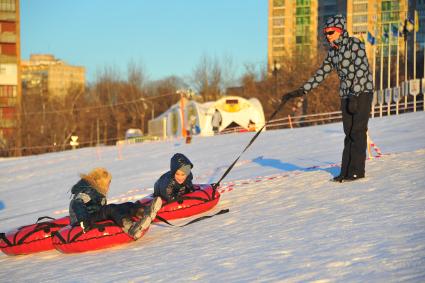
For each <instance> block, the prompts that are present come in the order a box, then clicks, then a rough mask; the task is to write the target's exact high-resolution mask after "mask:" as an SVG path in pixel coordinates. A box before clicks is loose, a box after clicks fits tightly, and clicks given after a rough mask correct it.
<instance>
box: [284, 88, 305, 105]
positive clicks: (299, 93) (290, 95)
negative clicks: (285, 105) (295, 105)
mask: <svg viewBox="0 0 425 283" xmlns="http://www.w3.org/2000/svg"><path fill="white" fill-rule="evenodd" d="M303 95H304V90H303V89H301V88H299V89H297V90H294V91H291V92H289V93H286V94H284V95H283V96H282V101H283V102H286V101H288V100H290V99H292V98H295V97H301V96H303Z"/></svg>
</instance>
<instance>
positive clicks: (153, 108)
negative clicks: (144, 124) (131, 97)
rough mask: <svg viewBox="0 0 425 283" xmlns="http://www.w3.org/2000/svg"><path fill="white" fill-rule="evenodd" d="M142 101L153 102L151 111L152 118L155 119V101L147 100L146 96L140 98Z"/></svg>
mask: <svg viewBox="0 0 425 283" xmlns="http://www.w3.org/2000/svg"><path fill="white" fill-rule="evenodd" d="M140 101H143V102H148V103H150V104H151V111H152V112H151V114H152V120H153V118H154V117H155V107H154V104H153V102H152V101H149V100H147V99H146V98H143V97H141V98H140ZM145 108H146V106H145Z"/></svg>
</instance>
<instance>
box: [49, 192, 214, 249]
mask: <svg viewBox="0 0 425 283" xmlns="http://www.w3.org/2000/svg"><path fill="white" fill-rule="evenodd" d="M194 187H195V191H194V192H192V193H189V194H186V195H184V196H183V203H181V204H179V203H177V202H171V203H165V202H163V207H162V208H161V209H160V210H159V211H158V214H157V216H158V218H156V219H155V220H154V221H156V222H158V221H160V220H159V219H161V218H162V219H165V220H172V219H178V218H184V217H189V216H193V215H196V214H199V213H202V212H205V211H207V210H209V209H211V208H213V207H214V206H215V205H216V204H217V202H218V201H219V199H220V194H219V193H218V192H217V191H215V197H214V198H213V197H212V195H213V189H212V187H211V186H210V185H194ZM152 199H153V196H147V197H145V198H143V199H141V200H140V201H139V202H140V203H142V204H144V205H148V204H149V203H150V202H151V201H152ZM148 229H149V228H148ZM148 229H146V230H145V231H143V234H145V233H146V231H147V230H148ZM142 236H143V235H142ZM131 241H133V239H132V238H131V237H130V236H128V235H127V234H126V233H124V232H123V231H122V229H121V228H120V227H119V226H117V225H116V224H115V223H114V222H113V221H103V222H99V223H97V224H96V225H95V227H94V228H93V229H92V230H90V231H88V232H86V233H83V231H82V229H81V227H78V226H77V227H72V226H67V227H65V228H62V229H61V230H60V231H58V232H57V233H56V235H55V236H54V237H53V246H54V247H55V248H56V249H57V250H59V251H61V252H63V253H78V252H86V251H91V250H99V249H104V248H109V247H112V246H116V245H120V244H124V243H128V242H131Z"/></svg>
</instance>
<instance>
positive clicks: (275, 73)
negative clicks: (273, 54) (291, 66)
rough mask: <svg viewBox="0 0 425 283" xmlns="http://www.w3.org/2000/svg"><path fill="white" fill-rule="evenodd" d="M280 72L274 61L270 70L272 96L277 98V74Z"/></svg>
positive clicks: (277, 64) (278, 65)
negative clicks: (272, 81) (272, 78)
mask: <svg viewBox="0 0 425 283" xmlns="http://www.w3.org/2000/svg"><path fill="white" fill-rule="evenodd" d="M279 70H280V64H279V63H278V62H277V61H276V60H274V61H273V68H272V73H273V77H274V88H273V96H274V97H276V96H277V75H278V73H279Z"/></svg>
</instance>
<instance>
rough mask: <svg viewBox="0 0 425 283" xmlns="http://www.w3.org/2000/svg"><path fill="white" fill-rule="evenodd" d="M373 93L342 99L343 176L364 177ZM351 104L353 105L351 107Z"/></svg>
mask: <svg viewBox="0 0 425 283" xmlns="http://www.w3.org/2000/svg"><path fill="white" fill-rule="evenodd" d="M372 98H373V96H372V94H371V93H361V94H360V95H359V96H358V97H355V98H349V99H341V111H342V124H343V126H344V133H345V139H344V151H343V152H342V162H341V174H340V175H341V176H343V177H352V176H354V175H356V176H357V177H364V175H365V162H366V148H367V134H366V132H367V124H368V121H369V113H370V109H371V103H372ZM350 104H351V105H350Z"/></svg>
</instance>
